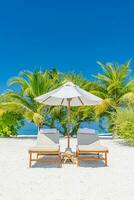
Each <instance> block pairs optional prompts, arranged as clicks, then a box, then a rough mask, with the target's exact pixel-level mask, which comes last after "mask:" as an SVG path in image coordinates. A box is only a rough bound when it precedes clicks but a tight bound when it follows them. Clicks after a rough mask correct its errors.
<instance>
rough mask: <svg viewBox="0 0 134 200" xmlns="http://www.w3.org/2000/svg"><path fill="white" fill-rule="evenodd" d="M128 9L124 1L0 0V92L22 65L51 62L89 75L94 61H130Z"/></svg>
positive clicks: (133, 53)
mask: <svg viewBox="0 0 134 200" xmlns="http://www.w3.org/2000/svg"><path fill="white" fill-rule="evenodd" d="M133 10H134V1H129V0H127V1H123V0H122V1H120V0H118V1H117V0H111V1H107V0H101V1H100V0H92V1H91V0H83V1H82V0H81V1H79V0H68V1H63V0H38V1H37V0H19V1H18V0H12V1H11V0H5V1H0V75H1V76H0V77H1V78H0V91H3V90H4V89H6V81H7V79H8V78H10V77H11V76H16V75H17V74H18V73H19V71H21V70H24V69H25V70H32V69H34V68H35V67H36V68H40V67H41V68H42V69H46V68H50V67H54V66H55V67H57V68H58V69H59V70H61V71H70V70H73V71H76V72H80V71H81V72H83V74H84V75H85V76H86V77H87V78H90V74H95V73H98V71H99V70H100V67H99V66H97V64H96V61H97V60H100V61H102V62H104V63H105V62H118V63H123V62H125V61H127V60H128V59H129V58H132V59H133V58H134V12H133ZM133 66H134V65H133V61H132V68H133V69H134V67H133Z"/></svg>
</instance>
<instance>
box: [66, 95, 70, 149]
mask: <svg viewBox="0 0 134 200" xmlns="http://www.w3.org/2000/svg"><path fill="white" fill-rule="evenodd" d="M70 102H71V99H70V98H69V99H68V127H67V134H68V145H67V146H68V148H70Z"/></svg>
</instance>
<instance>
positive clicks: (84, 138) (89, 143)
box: [76, 129, 108, 166]
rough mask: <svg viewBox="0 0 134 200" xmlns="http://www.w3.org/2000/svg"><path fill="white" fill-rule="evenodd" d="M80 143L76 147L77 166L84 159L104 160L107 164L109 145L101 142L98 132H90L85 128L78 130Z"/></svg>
mask: <svg viewBox="0 0 134 200" xmlns="http://www.w3.org/2000/svg"><path fill="white" fill-rule="evenodd" d="M77 140H78V145H77V147H76V156H77V166H79V165H80V161H82V160H104V162H105V166H107V153H108V149H107V147H104V146H102V145H101V144H100V142H99V137H98V135H97V134H96V133H90V132H88V130H87V131H85V133H84V129H83V130H82V129H81V130H80V131H78V134H77Z"/></svg>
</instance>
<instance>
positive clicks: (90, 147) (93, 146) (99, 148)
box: [77, 144, 108, 151]
mask: <svg viewBox="0 0 134 200" xmlns="http://www.w3.org/2000/svg"><path fill="white" fill-rule="evenodd" d="M77 147H78V149H79V150H80V151H92V150H93V151H94V150H95V151H108V149H107V147H105V146H102V145H100V144H90V145H78V146H77Z"/></svg>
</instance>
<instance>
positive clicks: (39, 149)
mask: <svg viewBox="0 0 134 200" xmlns="http://www.w3.org/2000/svg"><path fill="white" fill-rule="evenodd" d="M28 152H29V167H31V166H32V162H33V161H34V162H53V163H58V164H59V166H61V153H60V146H59V133H58V131H57V130H56V129H45V130H43V129H42V130H40V131H39V133H38V136H37V145H36V146H34V147H31V148H30V149H29V151H28ZM33 154H35V155H36V157H35V156H34V157H33ZM42 156H44V157H42ZM48 156H49V157H48ZM50 156H51V158H50Z"/></svg>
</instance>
